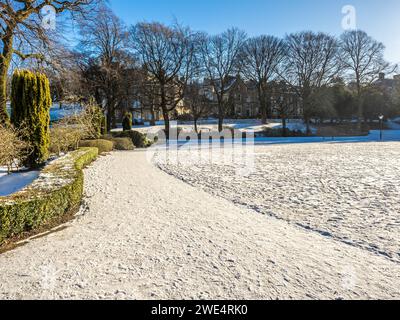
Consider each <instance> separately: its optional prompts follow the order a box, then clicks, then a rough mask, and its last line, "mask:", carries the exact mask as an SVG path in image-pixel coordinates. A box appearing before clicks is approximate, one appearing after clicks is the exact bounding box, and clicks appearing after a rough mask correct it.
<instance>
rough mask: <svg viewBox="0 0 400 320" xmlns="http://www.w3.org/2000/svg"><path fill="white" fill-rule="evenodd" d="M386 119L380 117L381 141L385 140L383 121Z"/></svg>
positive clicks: (382, 116)
mask: <svg viewBox="0 0 400 320" xmlns="http://www.w3.org/2000/svg"><path fill="white" fill-rule="evenodd" d="M384 118H385V116H384V115H382V114H381V115H380V116H379V124H380V131H381V132H380V138H381V141H382V140H383V119H384Z"/></svg>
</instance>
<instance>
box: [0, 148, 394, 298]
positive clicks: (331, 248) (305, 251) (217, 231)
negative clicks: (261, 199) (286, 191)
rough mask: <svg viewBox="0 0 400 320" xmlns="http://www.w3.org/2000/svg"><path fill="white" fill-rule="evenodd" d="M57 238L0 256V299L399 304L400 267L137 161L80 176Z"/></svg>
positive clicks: (139, 156) (134, 157) (123, 158)
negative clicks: (81, 185) (79, 189)
mask: <svg viewBox="0 0 400 320" xmlns="http://www.w3.org/2000/svg"><path fill="white" fill-rule="evenodd" d="M85 176H86V187H85V189H86V194H87V197H86V204H85V206H84V210H82V212H81V216H80V217H79V218H78V219H77V220H76V221H74V222H73V223H71V224H70V225H69V226H68V228H66V229H64V230H63V231H60V232H57V233H53V234H51V235H48V236H46V237H43V238H40V239H36V240H33V241H31V242H30V243H29V244H27V245H25V246H23V247H20V248H18V249H16V250H14V251H11V252H8V253H5V254H3V255H0V298H2V299H4V298H5V299H11V298H22V299H28V298H29V299H30V298H63V299H66V298H94V299H113V298H120V299H174V298H186V299H189V298H219V299H221V298H232V299H276V298H281V299H282V298H292V299H294V298H300V299H315V298H326V299H339V298H363V299H364V298H400V279H399V274H400V265H399V264H398V263H395V262H391V261H389V260H388V259H385V258H384V257H380V256H376V255H374V254H371V253H369V252H367V251H364V250H361V249H358V248H355V247H351V246H348V245H345V244H343V243H340V242H337V241H334V240H332V239H327V238H324V237H322V236H321V235H318V234H316V233H313V232H310V231H305V230H302V229H301V228H297V227H295V226H292V225H290V224H288V223H287V222H284V221H280V220H277V219H275V218H271V217H267V216H263V215H261V214H259V213H256V212H254V211H251V210H247V209H243V208H238V207H236V206H234V205H233V204H232V203H231V202H229V201H227V200H223V199H220V198H217V197H213V196H211V195H209V194H207V193H205V192H203V191H200V190H198V189H195V188H193V187H190V186H188V185H187V184H185V183H183V182H181V181H179V180H177V179H175V178H173V177H172V176H169V175H167V174H166V173H163V172H162V171H160V170H159V169H157V168H155V167H153V166H152V165H151V164H150V163H149V162H147V161H146V156H145V153H144V152H140V151H135V152H125V153H113V154H112V155H110V156H108V157H103V158H101V159H99V160H98V161H97V162H96V163H94V165H93V166H92V167H91V168H89V169H87V170H86V171H85Z"/></svg>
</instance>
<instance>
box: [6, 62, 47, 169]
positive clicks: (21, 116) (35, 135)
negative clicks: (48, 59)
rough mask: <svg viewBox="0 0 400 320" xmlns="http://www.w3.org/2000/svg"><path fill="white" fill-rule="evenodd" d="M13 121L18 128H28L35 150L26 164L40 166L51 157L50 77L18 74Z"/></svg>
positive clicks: (13, 83)
mask: <svg viewBox="0 0 400 320" xmlns="http://www.w3.org/2000/svg"><path fill="white" fill-rule="evenodd" d="M11 88H12V89H11V121H12V123H13V124H14V125H15V127H16V128H19V127H21V126H26V127H27V128H28V129H29V134H28V135H26V136H24V137H23V139H24V140H26V141H27V142H28V143H29V144H30V145H31V147H32V152H31V153H30V155H29V157H27V159H26V161H25V163H24V165H26V166H27V167H38V166H40V165H41V164H42V163H43V162H45V161H46V160H47V159H48V157H49V146H50V107H51V104H52V102H51V94H50V84H49V80H48V79H47V77H46V75H44V74H42V73H33V72H31V71H28V70H17V71H15V72H14V75H13V78H12V85H11Z"/></svg>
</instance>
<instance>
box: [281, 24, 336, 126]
mask: <svg viewBox="0 0 400 320" xmlns="http://www.w3.org/2000/svg"><path fill="white" fill-rule="evenodd" d="M285 42H286V59H285V68H284V72H283V73H281V76H282V78H284V79H285V81H286V82H287V83H288V84H290V86H291V88H292V90H293V92H294V93H295V94H296V95H297V96H298V98H299V100H300V101H301V103H302V109H303V118H304V121H305V123H306V126H307V133H308V134H309V133H310V132H311V130H310V120H311V118H312V116H313V114H314V112H315V108H316V107H317V106H316V105H315V103H314V100H313V96H314V93H315V92H316V91H318V90H319V89H320V88H322V87H323V86H325V85H327V84H329V83H331V82H332V80H333V79H335V77H337V75H338V73H339V71H340V64H339V63H338V61H337V52H338V43H337V41H336V39H335V38H333V37H331V36H329V35H327V34H325V33H314V32H300V33H294V34H290V35H288V36H287V37H286V40H285Z"/></svg>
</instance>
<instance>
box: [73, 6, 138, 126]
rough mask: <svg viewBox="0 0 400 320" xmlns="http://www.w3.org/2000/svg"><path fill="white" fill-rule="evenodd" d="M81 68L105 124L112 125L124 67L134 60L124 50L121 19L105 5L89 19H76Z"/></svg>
mask: <svg viewBox="0 0 400 320" xmlns="http://www.w3.org/2000/svg"><path fill="white" fill-rule="evenodd" d="M80 33H81V41H80V45H79V47H80V49H81V52H82V54H81V56H80V57H81V61H83V65H82V70H83V75H84V79H85V81H86V85H87V88H88V90H89V92H90V93H91V94H92V95H93V96H94V97H95V98H96V101H97V103H98V104H100V105H102V106H103V107H104V109H105V111H106V113H107V127H108V128H111V127H115V126H116V116H115V112H116V109H117V108H118V107H119V106H120V104H121V103H122V101H121V100H122V99H123V98H124V97H125V93H126V90H123V88H122V86H123V85H124V86H125V85H127V77H125V76H126V75H127V74H126V71H127V70H126V69H130V68H133V65H134V61H133V59H132V58H131V57H129V54H128V53H127V51H126V50H125V44H126V40H127V36H128V32H127V30H126V27H125V25H124V24H123V22H122V21H121V20H120V19H119V18H118V17H117V16H116V15H115V14H114V13H113V12H112V11H111V10H110V9H109V8H107V7H104V6H103V7H101V8H100V10H99V11H98V13H97V14H96V16H94V18H93V19H90V20H87V19H82V20H81V21H80Z"/></svg>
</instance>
